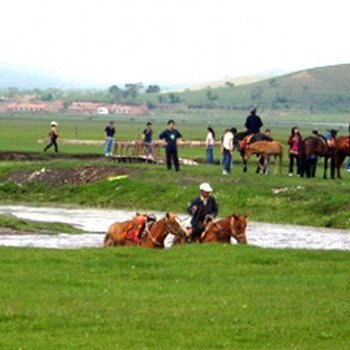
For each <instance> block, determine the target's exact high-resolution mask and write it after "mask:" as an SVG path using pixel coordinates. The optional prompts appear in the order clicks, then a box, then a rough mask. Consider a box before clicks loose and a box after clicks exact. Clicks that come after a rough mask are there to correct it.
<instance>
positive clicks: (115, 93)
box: [108, 85, 124, 101]
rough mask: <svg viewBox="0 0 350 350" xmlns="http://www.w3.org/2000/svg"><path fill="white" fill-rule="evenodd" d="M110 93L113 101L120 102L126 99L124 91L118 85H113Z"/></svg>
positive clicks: (109, 90)
mask: <svg viewBox="0 0 350 350" xmlns="http://www.w3.org/2000/svg"><path fill="white" fill-rule="evenodd" d="M108 93H109V94H110V96H111V99H112V101H120V100H122V99H123V97H124V92H123V90H122V89H120V88H119V87H118V86H117V85H112V86H111V87H110V88H109V89H108Z"/></svg>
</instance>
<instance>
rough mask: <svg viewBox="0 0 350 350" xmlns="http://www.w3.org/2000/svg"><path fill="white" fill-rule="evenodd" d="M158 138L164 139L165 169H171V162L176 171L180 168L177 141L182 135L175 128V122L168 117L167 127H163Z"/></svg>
mask: <svg viewBox="0 0 350 350" xmlns="http://www.w3.org/2000/svg"><path fill="white" fill-rule="evenodd" d="M159 138H160V139H161V140H163V141H165V155H166V166H167V170H171V167H172V162H173V163H174V167H175V170H176V171H179V170H180V164H179V157H178V152H177V142H178V140H179V141H181V138H182V135H181V134H180V132H179V131H178V130H176V129H175V122H174V120H173V119H170V120H169V121H168V123H167V129H165V130H164V131H163V132H162V133H161V134H160V135H159Z"/></svg>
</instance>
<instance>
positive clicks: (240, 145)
mask: <svg viewBox="0 0 350 350" xmlns="http://www.w3.org/2000/svg"><path fill="white" fill-rule="evenodd" d="M258 141H272V138H271V137H270V136H268V135H266V134H263V133H261V132H258V133H256V134H251V135H249V134H248V133H247V132H239V133H237V134H235V135H234V137H233V145H234V146H235V148H236V149H237V150H238V151H239V153H240V155H241V157H242V163H243V172H245V173H246V172H247V170H248V161H247V159H246V158H245V150H246V145H250V144H252V143H254V142H258Z"/></svg>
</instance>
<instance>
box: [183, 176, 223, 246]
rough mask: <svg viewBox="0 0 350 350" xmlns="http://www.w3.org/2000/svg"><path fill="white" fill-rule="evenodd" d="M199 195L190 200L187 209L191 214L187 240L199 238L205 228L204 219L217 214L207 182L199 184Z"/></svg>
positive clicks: (216, 206)
mask: <svg viewBox="0 0 350 350" xmlns="http://www.w3.org/2000/svg"><path fill="white" fill-rule="evenodd" d="M199 191H200V195H199V196H198V197H196V198H195V199H193V200H192V202H191V204H190V205H189V207H188V208H187V211H188V213H189V214H190V215H192V219H191V227H192V232H191V235H190V236H189V241H193V240H195V239H196V238H199V237H200V236H201V234H202V232H203V231H204V229H205V223H204V221H205V219H206V218H207V217H208V216H211V217H213V218H215V217H216V216H217V215H218V212H219V208H218V204H217V202H216V199H215V198H214V197H213V196H212V195H211V193H212V192H213V189H212V188H211V186H210V185H209V184H208V183H207V182H203V183H202V184H201V185H200V186H199Z"/></svg>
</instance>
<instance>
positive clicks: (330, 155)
mask: <svg viewBox="0 0 350 350" xmlns="http://www.w3.org/2000/svg"><path fill="white" fill-rule="evenodd" d="M329 132H330V134H331V138H330V139H329V140H327V139H326V138H324V137H323V136H308V137H306V138H305V139H304V140H303V141H302V142H301V151H300V163H301V167H300V170H301V174H300V176H302V177H303V176H304V174H305V173H306V176H307V177H315V173H316V163H315V162H314V161H313V158H314V157H316V156H317V157H324V172H323V178H324V179H327V169H328V159H330V160H331V178H332V179H334V173H335V163H334V160H335V158H334V155H335V149H336V141H335V139H336V135H337V132H338V131H337V130H334V129H331V130H329Z"/></svg>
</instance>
